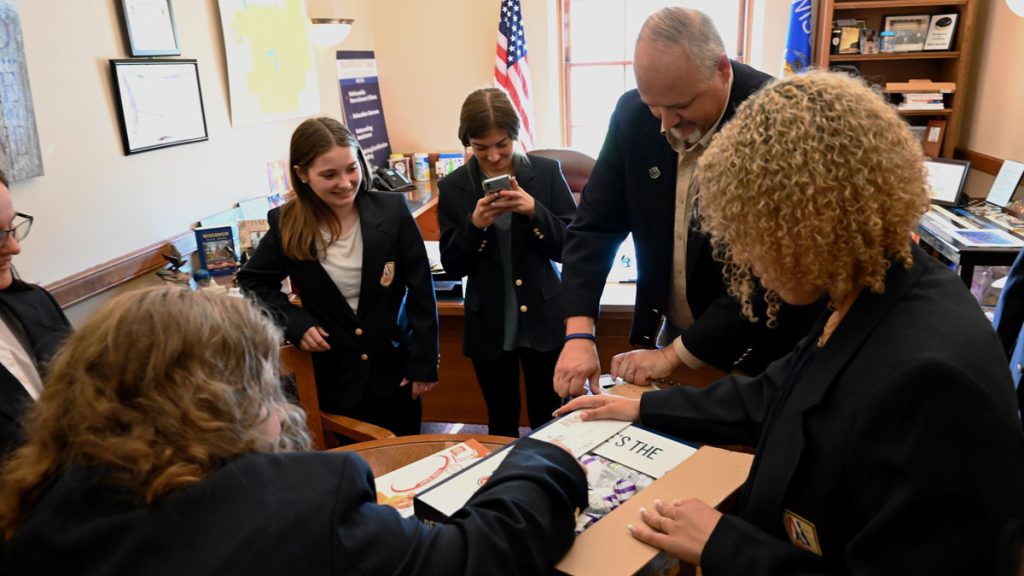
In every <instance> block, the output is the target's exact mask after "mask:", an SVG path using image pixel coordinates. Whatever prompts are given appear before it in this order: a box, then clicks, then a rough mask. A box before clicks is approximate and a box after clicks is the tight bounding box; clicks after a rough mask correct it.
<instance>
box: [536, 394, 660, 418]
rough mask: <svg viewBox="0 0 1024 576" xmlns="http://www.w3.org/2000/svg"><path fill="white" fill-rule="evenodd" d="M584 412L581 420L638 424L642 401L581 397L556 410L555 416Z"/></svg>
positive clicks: (616, 397)
mask: <svg viewBox="0 0 1024 576" xmlns="http://www.w3.org/2000/svg"><path fill="white" fill-rule="evenodd" d="M573 410H582V412H581V413H580V419H581V420H624V421H626V422H636V421H637V420H639V419H640V401H639V400H636V399H634V398H623V397H621V396H613V395H611V394H601V395H597V396H593V395H591V396H580V397H579V398H574V399H573V400H572V401H571V402H569V403H568V404H566V405H565V406H562V407H561V408H559V409H558V410H555V413H554V414H553V415H554V416H561V415H563V414H568V413H569V412H572V411H573Z"/></svg>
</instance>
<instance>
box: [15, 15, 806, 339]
mask: <svg viewBox="0 0 1024 576" xmlns="http://www.w3.org/2000/svg"><path fill="white" fill-rule="evenodd" d="M764 2H765V5H764V9H763V10H762V11H761V15H762V16H763V18H764V24H763V25H762V26H761V27H760V28H759V31H758V36H756V37H755V45H754V53H753V57H754V62H755V63H757V64H759V65H761V67H762V68H763V69H764V70H766V71H768V72H771V73H778V69H779V66H780V62H781V50H782V44H783V42H784V39H785V33H786V30H785V25H786V8H787V6H788V4H787V2H786V0H764ZM758 4H762V2H760V1H759V2H758ZM306 5H307V9H308V10H309V13H310V15H311V16H319V17H344V18H353V19H355V24H354V26H353V28H352V32H351V34H350V36H349V37H348V39H347V40H346V41H345V42H344V43H343V44H342V45H341V46H339V47H338V48H339V49H344V50H374V51H375V52H376V56H377V61H378V68H379V71H380V75H381V79H380V80H381V91H382V100H383V105H384V111H385V115H386V118H387V124H388V131H389V134H390V136H391V142H392V147H393V149H395V150H397V151H405V152H412V151H420V150H422V151H428V152H438V151H446V150H458V149H460V144H459V142H458V140H457V138H456V131H457V127H458V112H459V107H460V106H461V103H462V100H463V99H464V98H465V96H466V94H468V93H469V92H470V91H471V90H473V89H476V88H478V87H481V86H488V85H491V83H492V82H493V68H494V52H495V40H496V36H497V25H498V9H499V6H500V0H430V1H428V2H424V1H421V0H306ZM119 6H120V4H119V2H116V1H115V0H74V1H68V0H24V1H22V2H19V7H20V11H21V18H22V26H23V35H24V38H25V51H26V58H27V60H28V66H29V76H30V80H31V83H32V92H33V99H34V103H35V109H36V121H37V124H38V128H39V135H40V142H41V146H42V150H43V162H44V167H45V171H46V174H45V175H44V176H42V177H39V178H35V179H31V180H27V181H24V182H17V183H14V184H13V185H12V186H11V189H12V192H13V194H14V198H15V203H16V205H17V208H18V209H19V210H21V211H23V212H27V213H30V214H33V215H34V216H36V227H35V229H34V231H33V232H32V236H31V237H30V238H29V239H28V241H26V242H25V245H24V250H23V253H22V254H21V255H20V256H19V257H18V259H17V266H18V270H19V271H20V272H21V274H22V276H23V277H24V278H25V279H26V280H29V281H32V282H39V283H49V282H53V281H55V280H59V279H61V278H65V277H67V276H70V275H73V274H76V273H78V272H81V271H83V270H85V269H87V268H90V267H92V266H96V265H98V264H102V263H104V262H107V261H109V260H112V259H114V258H117V257H119V256H122V255H124V254H127V253H129V252H132V251H134V250H137V249H139V248H142V247H144V246H148V245H151V244H154V243H157V242H160V241H162V240H164V239H166V238H169V237H172V236H174V235H177V234H179V233H181V232H182V231H184V230H187V229H188V228H189V227H190V226H191V225H192V224H193V223H194V222H195V221H196V220H199V219H201V218H203V217H204V216H207V215H210V214H213V213H217V212H220V211H223V210H225V209H227V208H230V207H231V206H232V205H233V204H234V203H235V202H236V201H237V200H239V199H241V198H246V197H249V196H254V195H257V194H262V193H265V192H266V190H267V182H266V176H265V163H266V162H268V161H270V160H275V159H278V158H284V157H285V156H286V155H287V146H288V139H289V136H290V134H291V131H292V130H293V129H294V127H295V125H296V124H298V122H299V120H298V119H296V120H288V121H281V122H277V123H274V124H266V125H261V126H254V127H248V128H233V127H232V126H231V123H230V110H229V96H228V89H227V73H226V64H225V61H224V45H223V40H222V33H221V26H220V18H219V11H218V8H217V1H216V0H175V1H174V9H175V17H176V20H177V25H178V34H179V36H180V40H181V45H182V48H183V54H182V57H183V58H196V59H197V60H198V61H199V67H200V76H201V82H202V88H203V98H204V104H205V107H206V120H207V125H208V130H209V134H210V140H209V141H207V142H202V143H197V144H188V145H184V146H179V147H174V148H168V149H164V150H157V151H153V152H147V153H144V154H140V155H135V156H124V155H123V154H122V151H121V142H120V135H119V129H118V120H117V115H116V112H115V110H114V99H113V94H112V88H111V80H110V74H109V71H108V62H107V61H108V60H109V59H111V58H124V57H126V53H125V48H124V42H123V38H122V32H121V29H120V24H119V22H118V14H117V10H120V8H119ZM558 9H559V6H558V2H556V1H554V0H523V11H524V14H525V23H526V34H527V40H528V45H529V54H530V65H531V68H532V71H533V90H534V106H535V113H536V116H537V124H538V127H537V141H538V145H539V146H542V147H550V146H560V145H561V144H562V142H563V135H562V126H561V118H562V110H561V103H560V95H559V77H558V75H559V71H560V64H559V61H560V55H559V53H558V46H557V39H558ZM316 58H317V70H318V76H319V81H320V94H321V110H322V113H324V114H327V115H330V116H335V117H340V115H341V110H340V102H339V95H338V88H337V81H336V78H335V67H334V54H333V50H319V51H317V53H316ZM146 283H149V279H147V282H138V283H131V284H129V285H127V288H121V290H123V289H129V288H132V287H136V286H139V285H142V284H146ZM106 297H107V295H104V296H101V297H98V298H94V299H92V300H91V301H87V302H85V303H82V304H80V305H76V306H74V307H72V309H70V310H69V314H70V315H71V316H72V317H73V319H74V320H75V321H76V322H78V321H80V320H81V319H83V318H85V317H87V316H88V315H89V314H91V313H92V311H94V310H95V308H96V307H97V306H98V304H99V303H100V302H102V301H103V300H105V299H106Z"/></svg>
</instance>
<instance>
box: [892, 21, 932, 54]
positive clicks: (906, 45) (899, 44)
mask: <svg viewBox="0 0 1024 576" xmlns="http://www.w3.org/2000/svg"><path fill="white" fill-rule="evenodd" d="M930 22H931V16H929V15H928V14H921V15H900V16H886V17H885V31H886V32H893V33H894V35H893V47H892V51H893V52H919V51H921V50H924V41H925V38H926V37H927V36H928V24H929V23H930Z"/></svg>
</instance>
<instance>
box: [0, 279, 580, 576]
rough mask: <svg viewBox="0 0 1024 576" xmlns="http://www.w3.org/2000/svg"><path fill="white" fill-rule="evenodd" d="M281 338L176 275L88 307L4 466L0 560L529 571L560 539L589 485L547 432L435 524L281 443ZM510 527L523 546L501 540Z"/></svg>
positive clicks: (112, 570)
mask: <svg viewBox="0 0 1024 576" xmlns="http://www.w3.org/2000/svg"><path fill="white" fill-rule="evenodd" d="M281 340H282V336H281V333H280V331H279V330H278V329H277V328H275V327H274V325H273V323H272V322H271V321H270V320H269V319H267V318H266V317H265V316H264V315H263V314H261V312H260V311H259V310H258V309H257V308H256V307H255V306H253V305H252V304H251V303H250V302H248V301H246V300H243V299H241V298H232V297H230V296H227V295H223V294H213V295H211V294H209V293H205V292H203V293H193V292H190V291H188V290H187V289H182V288H178V287H174V288H155V289H150V290H144V291H138V292H132V293H128V294H125V295H122V296H120V297H118V298H115V299H114V300H112V301H111V302H110V303H109V304H108V305H107V306H105V307H104V308H103V309H102V310H101V311H99V312H97V313H96V315H95V316H94V318H93V319H92V320H90V321H89V322H88V323H86V324H85V325H84V326H82V327H81V329H80V330H79V331H78V332H77V333H76V334H75V335H74V336H72V337H71V338H70V339H69V341H68V342H67V344H66V345H65V347H64V348H63V349H62V350H61V351H60V352H59V353H58V354H57V356H56V357H55V360H54V363H53V365H52V369H51V371H50V373H49V376H48V379H47V382H46V386H45V387H44V388H43V393H42V395H41V397H40V399H39V402H38V403H37V404H36V405H35V406H34V407H33V408H32V411H31V413H30V415H29V420H28V423H27V438H28V441H27V442H26V443H25V444H24V445H23V446H22V447H20V448H19V449H18V450H16V451H15V452H13V453H12V455H11V457H10V459H9V460H7V461H6V462H5V463H4V466H3V468H2V470H0V534H2V539H3V541H4V542H3V543H4V554H5V556H4V557H2V561H3V562H2V565H0V572H2V573H3V574H29V573H31V574H72V573H73V574H80V575H92V574H96V575H99V574H140V575H146V574H222V573H233V574H257V575H258V574H268V575H269V574H342V573H346V574H347V573H373V574H385V573H399V572H404V573H413V574H459V573H467V574H468V573H475V574H482V573H508V572H509V571H511V570H521V571H522V572H523V573H535V572H541V571H544V570H545V569H547V568H549V567H550V566H551V565H552V564H553V563H554V561H555V560H557V559H558V558H559V557H560V556H561V554H562V553H564V552H565V550H566V549H568V547H569V545H570V544H571V542H572V535H573V527H574V518H573V509H574V508H575V507H576V506H582V505H584V504H585V502H586V483H585V478H584V476H583V472H582V470H581V469H580V466H579V465H578V463H576V462H575V461H574V460H573V458H572V457H571V456H570V455H569V454H567V453H565V452H563V451H562V450H561V449H559V448H558V447H556V446H553V445H551V444H545V443H543V442H537V441H529V440H528V441H527V442H526V443H525V444H523V445H522V446H518V447H517V448H516V449H514V450H513V452H512V453H510V455H509V457H508V458H507V459H506V462H509V464H508V465H506V466H505V467H502V468H499V469H498V471H497V472H496V473H495V475H494V476H493V478H492V479H491V481H490V482H489V483H488V484H487V486H486V487H485V488H484V489H483V490H481V491H480V492H479V493H478V494H477V495H476V496H475V497H474V498H473V500H471V501H470V502H469V503H468V504H467V506H466V508H465V509H464V510H462V511H460V512H459V513H458V514H457V517H458V519H457V520H454V521H452V522H451V523H450V524H446V525H442V526H437V527H434V528H427V527H426V526H424V525H423V524H422V523H420V522H418V521H416V520H414V519H403V518H401V517H400V516H399V514H398V512H397V511H396V510H394V509H392V508H389V507H386V506H378V505H377V503H376V499H375V497H374V490H373V481H372V477H371V474H370V470H369V467H368V466H367V465H366V463H365V462H364V461H363V460H362V459H360V458H359V457H358V456H355V455H354V454H353V453H326V452H324V453H291V452H295V451H297V450H305V449H307V448H308V447H309V438H308V434H307V433H306V430H305V424H304V416H303V414H302V411H301V410H300V409H299V408H297V407H294V406H292V405H290V404H288V403H287V401H286V400H285V399H284V397H283V395H282V393H281V389H280V384H279V380H278V368H277V363H278V360H277V359H278V346H280V343H281ZM519 530H524V532H523V534H526V535H527V536H526V537H527V538H528V545H529V546H532V547H533V549H532V550H531V554H526V555H516V556H513V555H512V553H511V552H510V550H511V546H510V540H511V539H512V538H513V537H515V538H516V539H517V540H519V541H521V539H522V538H523V536H522V535H521V534H520V532H519ZM513 535H514V536H513ZM396 550H398V551H400V553H397V554H396V553H395V551H396Z"/></svg>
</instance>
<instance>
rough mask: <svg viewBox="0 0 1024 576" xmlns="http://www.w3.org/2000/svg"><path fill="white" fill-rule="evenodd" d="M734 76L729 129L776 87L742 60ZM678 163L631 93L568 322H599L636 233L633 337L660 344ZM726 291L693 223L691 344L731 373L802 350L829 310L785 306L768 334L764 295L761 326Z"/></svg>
mask: <svg viewBox="0 0 1024 576" xmlns="http://www.w3.org/2000/svg"><path fill="white" fill-rule="evenodd" d="M732 71H733V83H732V91H731V92H730V93H729V102H728V104H727V105H726V108H725V114H724V115H723V116H722V121H721V123H720V124H719V127H721V126H722V125H724V124H725V123H726V122H728V121H729V120H731V119H732V117H733V115H734V114H735V113H736V108H737V107H738V106H739V105H740V104H741V103H743V101H744V100H746V99H747V98H749V97H750V96H751V95H752V94H753V93H755V92H756V91H757V90H759V89H760V88H761V87H762V86H764V85H765V84H766V83H768V82H770V81H771V80H772V77H771V76H768V75H767V74H764V73H762V72H759V71H757V70H755V69H753V68H751V67H750V66H746V65H744V64H740V63H738V62H733V63H732ZM677 164H678V155H677V154H676V152H675V151H674V150H673V149H672V147H671V146H670V145H669V143H668V141H667V140H666V139H665V136H664V135H662V133H661V123H660V121H659V120H658V119H657V118H655V117H654V116H653V115H652V114H651V111H650V110H649V109H648V107H647V106H646V105H645V104H644V103H643V102H642V101H641V100H640V95H639V93H638V92H637V91H636V90H630V91H629V92H626V93H625V94H623V96H622V97H621V98H620V99H619V102H618V104H617V105H616V107H615V112H614V113H613V114H612V118H611V124H610V126H609V128H608V135H607V137H606V138H605V141H604V146H603V147H602V149H601V154H600V156H598V159H597V164H596V165H595V166H594V171H593V173H592V174H591V176H590V180H589V182H588V183H587V186H586V187H585V188H584V189H583V196H582V199H581V201H580V205H579V208H578V209H577V211H576V217H575V219H574V220H573V221H572V223H571V224H570V225H569V229H568V232H567V234H566V245H565V251H564V254H563V268H562V281H563V285H562V303H563V309H564V311H565V315H566V317H571V316H589V317H592V318H597V317H598V311H599V306H600V300H601V292H602V290H603V289H604V283H605V280H606V279H607V277H608V272H609V270H610V269H611V265H612V259H613V258H614V256H615V252H616V250H617V249H618V247H619V244H621V243H622V241H623V239H625V237H626V235H627V234H629V233H630V232H632V234H633V241H634V243H635V245H636V257H637V264H638V277H637V292H636V302H635V304H634V307H633V329H632V332H631V333H630V337H629V340H630V342H632V343H633V344H634V345H637V346H644V347H652V346H654V344H655V341H656V338H657V334H658V329H659V327H660V324H661V318H662V315H663V314H664V313H665V309H666V307H667V304H668V298H669V292H670V288H671V284H672V251H673V246H674V245H675V239H674V233H673V232H674V227H675V210H676V167H677ZM726 289H727V287H726V285H725V282H724V281H723V278H722V265H721V263H719V262H717V261H716V260H715V259H714V258H713V256H712V251H711V243H710V241H709V239H708V237H707V236H706V235H705V234H703V233H701V232H700V231H699V230H697V229H696V226H695V223H691V225H690V227H689V231H688V240H687V250H686V298H687V301H688V303H689V305H690V310H691V311H692V312H693V316H694V318H695V320H696V321H695V323H694V324H693V325H692V326H691V327H689V328H688V329H687V330H686V331H685V332H684V333H683V335H682V338H683V343H684V344H685V345H686V348H687V349H688V350H689V351H690V352H692V353H693V354H694V355H695V356H697V357H698V358H700V359H701V360H703V361H705V362H707V363H708V364H711V365H712V366H714V367H716V368H718V369H720V370H724V371H729V370H734V369H735V370H742V371H745V372H748V373H758V372H760V371H762V370H763V369H764V367H765V366H767V365H768V363H769V362H771V361H772V360H775V359H776V358H779V357H781V356H783V355H785V354H787V353H789V352H790V351H791V350H792V349H793V347H794V346H795V345H796V342H797V341H799V340H800V338H801V337H803V335H804V334H806V333H807V330H808V329H810V327H811V324H813V322H814V320H815V318H817V315H818V312H819V311H820V310H821V307H820V305H815V306H810V307H792V306H786V305H783V307H782V309H781V310H780V314H779V325H778V327H777V328H775V329H768V328H766V327H765V322H764V312H763V310H764V306H763V302H761V300H763V299H762V298H760V297H755V298H754V305H755V313H757V312H760V314H758V316H759V318H761V319H762V320H761V321H760V322H757V323H752V322H750V321H748V320H747V319H746V318H745V317H744V316H743V315H742V314H741V312H740V304H739V302H738V301H737V300H736V299H735V298H732V297H731V296H729V295H728V294H727V293H726ZM759 306H760V307H759ZM599 331H600V330H599Z"/></svg>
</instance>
